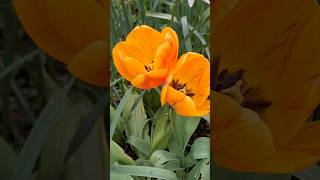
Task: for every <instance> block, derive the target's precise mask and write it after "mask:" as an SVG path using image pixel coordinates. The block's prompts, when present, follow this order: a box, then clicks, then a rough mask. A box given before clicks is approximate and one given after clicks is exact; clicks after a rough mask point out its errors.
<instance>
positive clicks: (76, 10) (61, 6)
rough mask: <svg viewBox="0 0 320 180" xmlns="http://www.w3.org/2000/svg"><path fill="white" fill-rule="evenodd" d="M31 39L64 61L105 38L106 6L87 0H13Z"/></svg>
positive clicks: (66, 61)
mask: <svg viewBox="0 0 320 180" xmlns="http://www.w3.org/2000/svg"><path fill="white" fill-rule="evenodd" d="M13 3H14V7H15V9H16V12H17V14H18V16H19V18H20V20H21V22H22V24H23V26H24V27H25V29H26V31H27V32H28V34H30V36H31V38H32V39H33V40H34V41H35V42H36V43H37V44H38V45H39V46H40V47H41V48H42V49H44V51H45V52H47V53H48V54H50V55H51V56H53V57H55V58H57V59H58V60H61V61H63V62H65V63H68V62H69V60H70V59H71V58H73V57H74V56H75V55H76V54H78V53H79V52H80V51H81V50H82V49H84V48H85V47H86V46H87V45H88V44H90V43H91V42H94V41H106V40H107V24H106V23H104V22H107V13H106V9H103V8H102V6H101V5H100V4H99V3H97V1H87V0H77V1H75V0H71V1H64V0H55V1H48V0H44V1H38V0H30V1H25V0H14V1H13Z"/></svg>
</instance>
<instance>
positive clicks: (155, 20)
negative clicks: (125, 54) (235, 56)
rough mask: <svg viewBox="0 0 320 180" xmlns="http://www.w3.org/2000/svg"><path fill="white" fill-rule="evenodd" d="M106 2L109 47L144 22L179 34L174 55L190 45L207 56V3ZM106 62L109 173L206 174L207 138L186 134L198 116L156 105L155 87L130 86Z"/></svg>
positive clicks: (166, 176)
mask: <svg viewBox="0 0 320 180" xmlns="http://www.w3.org/2000/svg"><path fill="white" fill-rule="evenodd" d="M110 6H111V7H110V38H111V42H110V48H111V49H110V50H112V48H113V47H114V46H115V44H116V43H118V42H119V41H122V40H124V39H125V37H126V36H127V34H128V33H129V32H130V31H131V30H132V29H133V28H134V27H135V26H137V25H143V24H146V25H149V26H151V27H153V28H155V29H157V30H161V29H162V28H164V27H166V26H169V27H172V28H173V29H174V30H175V31H176V32H177V34H178V37H179V41H180V43H179V44H180V45H179V46H180V48H179V55H181V54H182V53H185V52H188V51H195V52H199V53H201V54H203V55H205V56H206V57H207V58H210V52H209V46H210V41H209V39H210V34H209V33H210V6H209V4H207V3H205V2H203V1H196V2H195V3H194V5H193V7H192V8H190V7H189V5H188V1H187V0H185V1H169V0H155V1H144V0H128V1H125V0H113V1H112V2H111V3H110ZM111 52H112V51H111ZM110 64H111V90H112V96H111V104H112V106H111V107H110V112H111V134H110V136H111V137H112V140H111V142H112V143H111V162H110V163H111V164H110V166H111V177H112V178H118V179H137V180H140V179H141V180H142V179H151V178H152V177H154V178H160V179H179V180H183V179H188V180H189V179H190V180H193V179H200V178H202V179H209V178H210V173H209V167H210V165H209V159H210V155H209V154H210V150H209V149H210V148H209V138H208V137H192V135H193V134H194V132H195V131H196V129H197V127H198V124H199V122H200V119H201V118H200V117H199V118H195V117H190V118H188V117H182V116H179V115H177V114H176V113H175V111H174V110H173V109H171V108H170V107H168V106H163V107H162V106H161V104H160V97H159V96H160V88H156V89H152V90H147V91H142V90H138V89H135V88H130V87H131V85H130V84H129V83H128V82H127V81H125V80H124V79H122V78H121V77H120V76H119V74H118V73H117V70H116V69H115V67H114V65H113V62H112V60H111V61H110ZM124 102H125V103H124ZM206 119H207V120H208V117H207V118H206ZM202 121H205V120H204V119H202ZM207 123H208V122H207ZM193 142H194V143H195V145H196V146H197V147H195V146H194V145H193ZM197 148H201V151H198V149H197ZM199 153H200V154H199Z"/></svg>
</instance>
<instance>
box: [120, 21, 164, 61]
mask: <svg viewBox="0 0 320 180" xmlns="http://www.w3.org/2000/svg"><path fill="white" fill-rule="evenodd" d="M126 41H127V42H128V43H130V44H133V45H134V46H135V47H137V48H138V49H139V50H140V51H142V52H143V54H144V59H140V60H141V61H143V63H144V64H151V63H152V62H153V60H154V56H155V54H156V51H157V48H158V47H159V46H160V45H161V44H162V43H163V42H164V37H163V36H162V35H161V33H160V32H159V31H156V30H155V29H153V28H151V27H149V26H146V25H143V26H137V27H135V28H134V29H133V30H132V31H131V32H130V33H129V34H128V36H127V38H126Z"/></svg>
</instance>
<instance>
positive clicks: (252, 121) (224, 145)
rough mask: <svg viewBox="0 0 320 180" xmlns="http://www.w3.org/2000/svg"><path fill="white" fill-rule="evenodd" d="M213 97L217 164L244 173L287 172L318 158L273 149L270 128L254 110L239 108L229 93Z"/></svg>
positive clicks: (214, 147)
mask: <svg viewBox="0 0 320 180" xmlns="http://www.w3.org/2000/svg"><path fill="white" fill-rule="evenodd" d="M214 98H215V100H214V107H218V108H217V109H215V113H213V127H215V131H213V136H212V138H211V140H212V143H213V153H214V156H213V157H214V160H215V162H216V163H217V164H218V165H219V166H222V167H226V168H230V169H233V170H237V171H246V172H248V171H249V172H260V173H261V172H264V173H268V172H269V173H290V172H293V171H297V170H301V169H303V168H305V167H307V166H309V165H311V164H312V163H315V162H316V161H317V159H318V158H319V157H317V156H312V155H308V154H306V153H304V152H303V151H292V150H281V149H276V148H275V144H274V142H273V136H272V134H271V131H270V129H269V127H268V126H267V125H266V124H265V123H264V122H263V121H262V120H261V119H260V117H259V116H258V114H257V113H255V112H253V111H251V110H249V109H245V108H241V107H240V106H239V105H238V104H237V103H236V102H232V101H234V100H232V99H231V98H230V97H228V96H225V95H221V94H219V93H215V94H214ZM224 105H229V106H228V107H225V106H224ZM219 106H220V107H219ZM221 106H222V107H221ZM226 109H229V111H228V112H226V111H225V110H226Z"/></svg>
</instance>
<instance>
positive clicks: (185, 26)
mask: <svg viewBox="0 0 320 180" xmlns="http://www.w3.org/2000/svg"><path fill="white" fill-rule="evenodd" d="M181 26H182V33H183V36H184V37H185V39H184V43H185V46H186V50H187V52H189V51H192V45H191V40H190V36H189V33H190V32H189V25H188V20H187V17H186V16H183V17H182V18H181Z"/></svg>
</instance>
